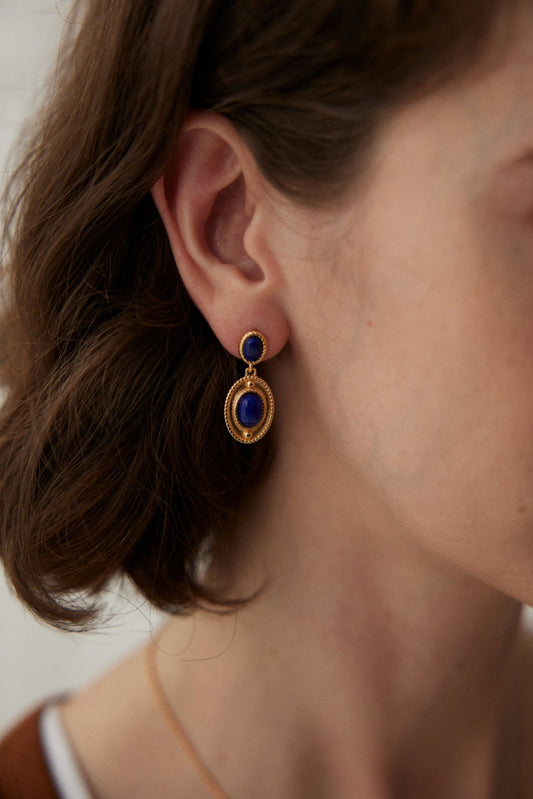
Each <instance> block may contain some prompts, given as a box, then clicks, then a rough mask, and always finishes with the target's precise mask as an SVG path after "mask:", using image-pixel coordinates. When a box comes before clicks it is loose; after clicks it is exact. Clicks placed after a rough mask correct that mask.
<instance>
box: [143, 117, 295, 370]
mask: <svg viewBox="0 0 533 799" xmlns="http://www.w3.org/2000/svg"><path fill="white" fill-rule="evenodd" d="M261 180H262V178H261V177H260V175H259V171H258V170H257V166H256V164H255V161H254V159H253V157H252V156H251V154H250V153H249V151H248V149H247V148H246V146H245V144H244V142H243V141H242V139H241V138H240V136H239V135H238V133H237V132H236V130H235V129H234V128H233V126H232V125H231V123H230V122H229V121H228V120H226V119H224V118H222V117H220V116H219V115H216V114H210V113H197V114H194V115H191V118H190V120H189V122H188V124H187V125H186V126H185V128H184V130H183V132H182V135H181V136H180V139H179V142H178V145H177V147H176V151H175V156H174V159H173V161H172V163H171V164H170V165H169V167H168V169H167V170H166V172H165V174H164V175H162V176H161V178H159V180H158V181H157V183H156V184H155V185H154V187H153V189H152V196H153V199H154V202H155V204H156V206H157V208H158V210H159V213H160V215H161V218H162V220H163V223H164V225H165V228H166V231H167V235H168V238H169V241H170V245H171V247H172V251H173V254H174V258H175V261H176V265H177V268H178V269H179V271H180V274H181V277H182V279H183V282H184V284H185V286H186V288H187V290H188V292H189V294H190V296H191V298H192V300H193V301H194V303H195V304H196V305H197V306H198V308H199V309H200V311H201V312H202V313H203V315H204V316H205V317H206V319H207V321H208V322H209V324H210V326H211V327H212V329H213V331H214V332H215V334H216V335H217V336H218V338H219V340H220V341H221V343H222V344H223V345H224V346H225V347H226V348H227V349H228V350H229V351H230V352H232V354H234V355H236V356H237V357H238V345H239V341H240V339H241V336H242V334H243V332H244V331H246V330H247V329H248V330H250V329H254V328H259V329H262V330H264V331H265V333H266V334H267V335H268V337H269V340H270V341H271V343H272V349H271V352H272V354H275V352H276V351H279V349H281V347H282V346H283V344H284V342H285V339H286V337H287V336H286V333H287V325H286V323H283V322H282V321H281V318H280V308H279V307H278V306H277V304H276V299H275V292H273V290H272V289H273V286H272V280H271V275H272V272H273V270H272V269H271V265H270V264H269V261H268V258H266V257H265V258H263V259H262V261H261V262H259V261H258V260H257V259H254V258H253V257H252V255H251V254H250V251H251V249H252V248H251V247H250V230H251V229H252V227H253V229H254V230H255V229H256V227H257V226H256V225H254V226H252V222H253V221H254V216H255V214H256V211H257V198H258V196H260V183H261ZM251 226H252V227H251ZM274 271H275V270H274ZM280 322H281V325H280ZM276 327H277V328H279V330H278V331H276V330H275V328H276ZM278 342H280V343H279V345H278Z"/></svg>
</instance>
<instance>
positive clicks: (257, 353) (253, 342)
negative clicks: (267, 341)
mask: <svg viewBox="0 0 533 799" xmlns="http://www.w3.org/2000/svg"><path fill="white" fill-rule="evenodd" d="M242 351H243V355H244V360H245V361H248V362H249V363H256V362H257V361H260V360H261V356H262V355H263V342H262V341H261V339H260V338H259V336H248V338H247V339H246V340H245V342H244V344H243V345H242Z"/></svg>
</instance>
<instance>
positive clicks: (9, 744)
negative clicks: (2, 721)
mask: <svg viewBox="0 0 533 799" xmlns="http://www.w3.org/2000/svg"><path fill="white" fill-rule="evenodd" d="M41 710H42V707H38V708H36V710H34V711H33V712H31V713H29V714H28V715H27V716H25V717H24V718H23V719H22V720H21V721H20V722H19V723H18V724H17V725H16V726H15V727H13V729H11V730H10V731H9V732H8V733H7V734H6V735H5V737H4V738H3V739H2V740H1V741H0V799H59V797H58V794H57V793H56V790H55V788H54V785H53V783H52V779H51V777H50V773H49V771H48V768H47V765H46V760H45V756H44V752H43V750H42V747H41V740H40V736H39V716H40V713H41Z"/></svg>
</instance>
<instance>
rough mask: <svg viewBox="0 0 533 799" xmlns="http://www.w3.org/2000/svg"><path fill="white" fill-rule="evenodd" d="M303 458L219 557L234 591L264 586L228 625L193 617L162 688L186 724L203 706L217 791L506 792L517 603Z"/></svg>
mask: <svg viewBox="0 0 533 799" xmlns="http://www.w3.org/2000/svg"><path fill="white" fill-rule="evenodd" d="M307 463H308V466H307V468H306V467H305V464H304V463H303V462H300V463H299V466H298V468H299V475H300V480H299V481H296V482H295V480H294V478H293V477H292V478H291V479H288V475H289V474H291V475H293V474H294V472H293V467H294V465H293V464H292V463H290V462H289V461H287V462H286V463H285V464H284V463H280V462H278V463H277V464H276V467H275V469H273V470H272V471H271V473H270V474H271V476H270V477H268V478H267V479H266V480H265V482H264V484H263V485H262V487H261V488H260V490H259V491H258V492H257V494H256V495H255V496H254V498H253V504H252V503H251V504H250V507H248V508H246V509H245V512H243V516H242V518H243V519H245V520H246V522H245V523H244V522H243V524H242V526H241V528H240V529H238V530H237V531H236V534H235V536H234V538H233V539H232V542H231V546H230V547H229V548H228V550H227V552H226V554H225V556H224V557H223V556H222V554H219V559H218V562H219V563H220V564H222V566H221V572H220V573H223V574H224V578H225V579H226V580H230V581H231V582H232V584H234V585H236V586H237V591H236V593H237V594H240V595H246V594H247V593H252V592H253V591H254V590H255V589H256V588H257V585H258V584H263V585H264V588H263V591H262V593H261V594H260V595H259V596H258V598H256V599H255V600H253V601H252V602H251V603H250V604H249V605H248V606H247V607H246V608H245V609H243V610H241V611H239V612H238V614H237V616H236V620H235V619H234V618H232V619H226V620H220V619H219V620H217V621H215V620H212V619H211V620H209V619H203V620H200V621H198V619H197V621H196V627H195V635H194V636H193V638H192V643H190V642H189V644H188V649H187V652H186V664H182V666H181V667H180V669H179V684H180V686H181V688H180V689H179V690H178V688H176V691H175V694H174V697H175V707H176V708H180V711H179V712H180V715H181V717H182V719H183V721H184V723H185V726H186V728H187V729H189V730H191V731H193V730H195V728H196V727H197V726H198V719H199V718H204V722H205V725H204V728H205V729H209V730H211V731H212V737H211V738H210V739H209V735H208V736H207V738H206V739H205V740H202V739H201V738H200V739H198V738H197V740H199V743H200V744H201V749H202V752H203V753H204V757H205V759H206V760H207V761H208V762H209V763H210V765H211V767H212V768H213V769H215V770H216V771H217V773H218V774H219V775H220V778H221V781H223V782H224V783H225V784H226V785H227V786H228V793H229V795H230V796H231V797H232V799H234V797H235V799H239V797H241V796H248V795H254V796H257V797H259V799H262V797H263V793H261V791H262V790H263V789H264V795H265V797H266V796H271V795H273V794H275V795H277V796H280V797H294V796H298V797H299V796H300V795H301V796H306V797H310V796H313V797H317V799H322V797H326V796H333V795H334V796H335V797H339V799H344V797H348V796H354V795H361V796H365V797H367V798H368V799H388V797H392V796H394V797H395V798H396V797H409V799H419V797H420V799H421V798H422V797H427V796H428V795H431V796H432V797H452V796H453V797H454V799H463V797H464V799H467V797H468V799H478V797H479V799H489V797H490V799H496V798H497V799H500V797H502V798H503V797H504V796H505V797H508V796H509V795H510V793H509V791H510V790H511V788H510V783H509V780H510V779H515V778H516V779H517V780H518V779H519V768H518V760H519V757H520V753H519V749H520V745H521V744H520V739H521V733H520V729H519V712H518V708H519V707H520V705H521V704H522V697H521V694H520V691H521V688H520V683H519V672H520V668H521V663H522V662H523V660H524V650H523V645H522V637H521V633H520V605H519V604H518V603H517V602H515V601H513V600H510V599H509V598H508V597H505V596H504V595H503V594H501V593H499V592H497V591H495V590H493V589H492V588H489V587H488V586H486V585H485V584H483V583H481V582H479V581H477V580H474V579H472V578H470V577H468V576H466V575H464V574H462V573H460V572H458V571H457V570H456V569H454V568H453V567H452V566H451V565H449V564H447V563H444V562H442V561H440V560H439V559H437V558H434V557H432V556H431V555H430V554H428V553H427V552H425V551H424V550H423V549H422V548H420V547H419V546H417V545H416V544H415V543H414V542H413V541H412V540H411V539H410V536H409V533H408V531H407V530H404V529H402V528H401V526H400V525H399V524H398V523H397V521H396V520H395V519H393V518H391V516H390V515H389V514H388V513H387V510H386V509H385V508H384V506H383V503H381V502H379V501H378V499H377V497H376V496H375V495H374V494H373V492H372V491H371V490H370V489H369V488H368V487H365V489H364V490H363V488H361V487H359V488H358V490H357V491H354V481H350V482H349V481H348V479H347V478H345V479H343V478H342V477H341V476H340V474H339V470H337V471H336V474H337V479H336V480H335V482H333V481H331V480H330V481H329V484H328V486H327V487H325V484H324V480H323V475H324V474H329V475H331V474H333V473H334V472H333V471H332V469H331V465H329V468H328V464H327V463H325V462H324V458H322V460H321V468H320V469H315V468H314V466H313V464H314V463H316V461H312V460H310V459H309V460H308V461H307ZM348 482H349V484H348ZM287 486H291V493H290V494H289V493H288V489H287ZM333 486H334V488H333ZM359 486H361V482H359ZM299 487H301V489H300V490H299ZM300 491H301V495H300ZM234 625H235V626H234ZM173 634H174V635H177V636H178V637H179V636H183V635H185V636H186V637H188V636H189V630H188V629H187V630H186V631H185V632H184V627H183V623H180V624H179V625H177V626H176V628H175V631H174V633H173ZM224 641H225V642H226V643H224ZM230 641H231V645H229V644H230ZM226 644H228V645H226ZM172 646H174V647H177V649H183V645H182V644H181V643H180V642H178V641H175V642H174V643H173V644H172ZM167 648H168V647H167ZM177 649H176V650H175V651H177ZM220 652H223V654H221V655H220V657H215V655H216V654H218V653H220ZM206 658H207V659H206ZM177 673H178V672H177V671H176V672H175V673H174V676H172V675H170V673H167V677H166V679H167V684H168V686H169V691H170V692H171V693H172V688H171V683H172V681H173V680H177ZM177 684H178V683H177V682H176V686H177ZM221 685H223V686H224V690H223V691H221V689H220V688H219V687H218V686H221ZM185 686H186V687H185ZM195 686H196V688H195ZM209 686H211V688H212V690H211V691H210V692H209ZM206 689H207V693H206ZM207 696H209V699H208V700H207V699H206V697H207ZM199 707H201V708H202V710H201V711H200V714H199V713H198V708H199ZM228 719H229V720H231V722H230V723H229V726H228V728H227V730H226V733H227V736H228V739H230V740H232V742H234V744H235V748H234V749H233V748H232V750H231V751H230V752H229V753H228V752H226V753H225V755H224V757H223V758H222V757H219V755H217V744H216V740H217V733H216V732H215V730H217V729H218V730H219V731H220V725H221V724H222V726H224V724H226V723H227V722H226V721H223V720H228ZM221 720H222V721H221ZM250 730H253V734H250ZM218 734H219V733H218ZM295 742H297V743H295ZM265 752H270V753H272V754H271V758H272V763H270V764H269V765H268V767H267V768H266V763H265ZM243 764H246V765H245V766H243ZM302 773H304V774H305V775H306V779H308V780H309V782H308V783H306V782H305V780H303V779H302ZM259 776H261V780H262V783H261V784H262V786H263V788H261V789H260V790H258V788H257V780H258V777H259ZM294 784H297V785H298V786H299V792H298V791H295V789H294ZM231 786H234V787H233V788H232V787H231ZM252 786H253V787H252ZM291 786H292V788H291ZM311 786H312V787H311ZM514 789H515V786H514V785H513V790H514ZM519 790H520V789H519V787H518V783H517V785H516V790H515V793H513V795H517V796H518V795H519V793H518V792H519ZM511 792H512V791H511Z"/></svg>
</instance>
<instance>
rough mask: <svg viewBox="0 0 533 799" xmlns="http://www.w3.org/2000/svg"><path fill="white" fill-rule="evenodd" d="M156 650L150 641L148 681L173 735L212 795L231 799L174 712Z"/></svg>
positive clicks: (222, 798)
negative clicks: (159, 670)
mask: <svg viewBox="0 0 533 799" xmlns="http://www.w3.org/2000/svg"><path fill="white" fill-rule="evenodd" d="M156 651H157V649H156V642H155V641H150V642H149V643H148V645H147V647H146V650H145V654H146V671H147V674H148V683H149V685H150V688H151V690H152V694H153V697H154V699H155V702H156V704H157V707H158V709H159V711H160V713H161V715H162V716H163V718H164V719H165V721H166V723H167V725H168V727H169V728H170V731H171V732H172V735H173V736H174V738H175V739H176V740H177V741H178V743H179V745H180V747H181V748H182V750H183V751H184V752H185V754H186V755H187V757H188V758H189V762H190V764H191V766H192V767H193V768H194V770H195V771H196V773H197V774H198V776H199V777H200V779H201V780H202V781H203V782H204V783H205V785H206V786H207V787H208V788H209V790H210V792H211V794H212V796H214V797H216V799H229V796H228V794H227V793H226V792H225V791H224V790H223V789H222V787H221V786H220V784H219V783H218V782H217V780H216V779H215V777H214V775H213V774H212V772H211V770H210V769H209V768H208V767H207V766H206V764H205V763H204V761H203V760H202V758H201V757H200V755H199V754H198V752H197V750H196V748H195V746H194V744H193V743H192V741H191V739H190V738H189V736H188V735H187V733H186V732H185V730H184V728H183V725H182V724H181V722H180V720H179V719H178V717H177V716H176V714H175V713H174V710H173V708H172V705H171V704H170V702H169V699H168V697H167V695H166V693H165V691H164V689H163V685H162V684H161V680H160V678H159V673H158V671H157V662H156Z"/></svg>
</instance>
